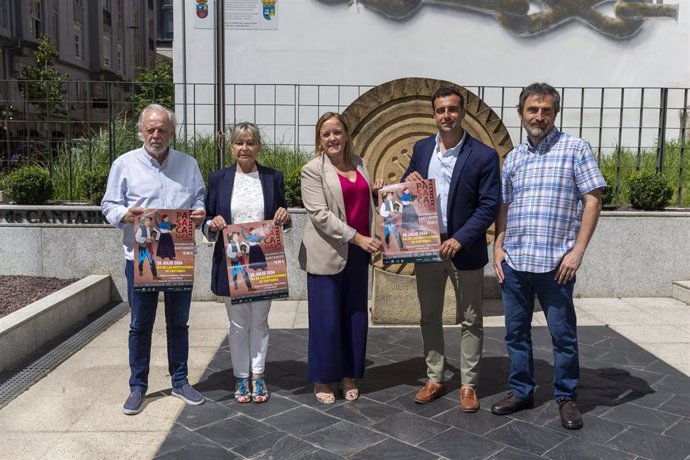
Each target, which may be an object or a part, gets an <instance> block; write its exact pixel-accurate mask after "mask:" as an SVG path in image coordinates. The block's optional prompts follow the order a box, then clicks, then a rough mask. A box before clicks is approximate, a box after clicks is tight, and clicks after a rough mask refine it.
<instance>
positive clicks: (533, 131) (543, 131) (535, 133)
mask: <svg viewBox="0 0 690 460" xmlns="http://www.w3.org/2000/svg"><path fill="white" fill-rule="evenodd" d="M522 127H523V128H525V131H527V134H528V135H529V136H530V137H533V138H535V139H539V140H540V141H541V140H543V139H544V138H545V137H546V136H547V135H548V134H549V133H550V132H551V129H552V128H553V126H547V127H546V128H535V127H532V126H530V125H528V124H527V123H524V124H523V125H522Z"/></svg>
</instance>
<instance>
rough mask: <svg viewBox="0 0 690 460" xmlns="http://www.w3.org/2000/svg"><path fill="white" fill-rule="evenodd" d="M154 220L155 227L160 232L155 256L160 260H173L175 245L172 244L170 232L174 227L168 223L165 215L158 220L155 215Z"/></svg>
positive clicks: (168, 219)
mask: <svg viewBox="0 0 690 460" xmlns="http://www.w3.org/2000/svg"><path fill="white" fill-rule="evenodd" d="M155 218H156V227H158V229H159V231H160V236H159V238H158V250H156V256H157V257H160V258H161V259H170V260H175V243H174V242H173V237H172V232H171V231H172V229H174V228H175V227H176V225H175V224H173V223H171V222H170V217H169V216H168V215H167V214H163V215H162V216H161V217H160V220H159V219H158V213H156V214H155Z"/></svg>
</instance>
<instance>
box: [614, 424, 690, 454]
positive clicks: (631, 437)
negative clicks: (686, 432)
mask: <svg viewBox="0 0 690 460" xmlns="http://www.w3.org/2000/svg"><path fill="white" fill-rule="evenodd" d="M607 445H609V446H611V447H615V448H617V449H619V450H622V451H624V452H630V453H631V454H635V455H639V456H641V457H645V458H653V459H659V460H661V459H663V460H681V459H685V458H687V457H688V455H690V443H687V442H684V441H680V440H678V439H673V438H671V437H668V436H662V435H660V434H656V433H652V432H651V431H645V430H641V429H639V428H630V429H629V430H627V431H624V432H623V433H621V434H620V435H618V436H616V437H615V438H613V439H612V440H611V441H609V442H608V443H607Z"/></svg>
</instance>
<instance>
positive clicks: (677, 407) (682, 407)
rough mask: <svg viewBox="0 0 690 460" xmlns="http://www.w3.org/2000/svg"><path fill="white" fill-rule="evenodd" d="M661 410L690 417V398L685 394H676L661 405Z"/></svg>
mask: <svg viewBox="0 0 690 460" xmlns="http://www.w3.org/2000/svg"><path fill="white" fill-rule="evenodd" d="M659 410H660V411H664V412H670V413H672V414H676V415H681V416H683V417H690V398H688V397H685V396H674V397H673V398H671V399H670V400H668V401H667V402H665V403H664V404H662V405H661V406H659Z"/></svg>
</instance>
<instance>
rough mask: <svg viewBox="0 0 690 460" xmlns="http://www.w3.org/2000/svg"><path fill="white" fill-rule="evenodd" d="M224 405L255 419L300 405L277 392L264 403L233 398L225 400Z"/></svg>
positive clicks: (262, 418)
mask: <svg viewBox="0 0 690 460" xmlns="http://www.w3.org/2000/svg"><path fill="white" fill-rule="evenodd" d="M223 405H224V406H225V407H229V408H230V409H231V410H232V411H234V412H237V413H240V414H244V415H246V416H248V417H251V418H253V419H255V420H264V419H265V418H267V417H271V416H273V415H277V414H281V413H283V412H285V411H288V410H290V409H294V408H295V407H298V406H299V404H298V403H296V402H294V401H291V400H290V399H288V398H286V397H284V396H280V395H276V394H271V397H270V399H269V400H268V401H266V402H263V403H253V402H252V403H238V402H237V401H235V399H234V398H233V399H229V400H227V401H224V402H223Z"/></svg>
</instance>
